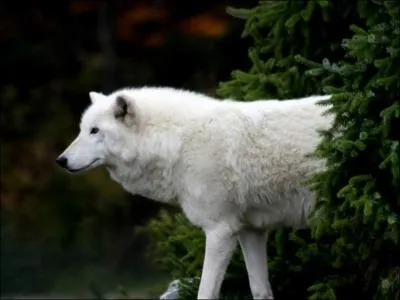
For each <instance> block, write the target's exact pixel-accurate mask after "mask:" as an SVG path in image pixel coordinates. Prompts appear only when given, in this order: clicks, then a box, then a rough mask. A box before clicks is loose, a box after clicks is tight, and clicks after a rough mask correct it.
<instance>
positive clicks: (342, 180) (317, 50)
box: [146, 0, 400, 299]
mask: <svg viewBox="0 0 400 300" xmlns="http://www.w3.org/2000/svg"><path fill="white" fill-rule="evenodd" d="M230 13H231V14H232V15H234V16H236V17H240V18H245V19H246V21H245V29H244V32H243V35H244V36H251V37H252V39H253V42H254V45H253V47H251V48H250V49H249V58H250V59H251V61H252V67H251V69H250V70H249V71H248V72H244V71H234V72H233V73H232V79H231V80H230V81H228V82H224V83H221V85H220V88H219V90H218V93H219V95H220V96H221V97H227V98H233V99H237V100H245V101H246V100H254V99H268V98H278V99H288V98H294V97H300V96H306V95H311V94H319V93H321V91H322V88H323V87H324V86H325V85H327V84H328V85H329V86H328V87H327V88H326V89H325V90H326V92H329V93H334V94H335V96H334V97H333V99H332V100H331V101H328V102H329V103H331V104H333V109H332V111H333V112H335V113H336V114H337V117H336V120H335V124H334V126H333V128H332V129H331V130H329V131H327V132H324V133H323V136H324V140H323V142H322V143H321V145H320V146H319V147H318V149H317V150H318V151H317V152H316V153H315V155H318V156H319V157H322V158H325V159H327V161H328V166H329V168H328V170H327V171H326V172H324V173H321V174H317V175H316V176H315V178H313V180H312V181H311V187H312V188H313V190H315V192H316V195H317V198H318V212H319V215H318V216H319V217H318V218H317V219H316V220H315V224H313V227H312V228H313V229H312V235H313V237H311V235H310V231H309V230H301V231H294V230H289V229H287V230H278V231H277V232H275V233H274V234H273V235H272V236H271V238H270V241H269V245H268V255H269V268H270V277H271V281H272V288H273V289H274V293H275V296H276V298H277V299H284V298H285V299H286V298H288V299H305V298H310V299H347V298H349V297H350V294H357V295H358V296H360V297H361V298H363V299H372V298H373V297H375V298H376V299H384V297H386V299H398V297H399V295H398V293H399V286H400V284H399V278H400V275H399V274H400V273H399V258H398V257H399V253H400V249H399V246H398V235H399V205H400V203H399V195H400V193H399V192H400V191H399V185H400V184H399V182H400V180H399V169H400V167H399V157H400V155H399V136H398V133H396V132H395V130H394V128H400V127H399V125H400V124H399V120H398V119H399V114H400V112H399V89H398V88H399V87H398V85H399V76H398V75H399V68H398V66H399V65H400V64H399V60H398V57H399V44H398V41H399V28H398V23H397V21H396V20H399V19H400V18H399V8H398V4H397V3H395V2H386V3H385V4H384V5H383V4H379V3H378V2H377V3H375V2H374V3H373V2H368V1H364V0H359V1H355V2H353V3H351V4H350V3H349V2H348V1H335V3H334V4H333V2H330V1H290V2H289V1H282V2H278V1H276V2H261V3H260V4H259V5H258V6H256V7H254V8H252V9H248V10H242V9H230ZM396 18H397V19H396ZM350 25H352V26H350ZM361 28H365V30H363V29H361ZM350 29H351V30H350ZM342 42H343V43H342ZM342 46H344V47H342ZM345 55H346V56H348V57H350V59H352V60H353V61H347V62H344V61H343V59H344V58H345ZM331 61H334V62H336V63H331ZM315 62H317V63H315ZM318 62H322V63H318ZM310 67H311V69H310ZM335 87H336V88H335ZM329 103H325V104H329ZM146 231H147V232H149V233H150V234H151V235H153V236H155V237H156V238H158V239H156V241H155V244H154V249H153V250H154V251H155V253H157V256H158V258H159V260H158V262H159V263H160V265H161V266H163V267H164V268H165V269H167V270H169V271H172V273H173V275H174V277H175V278H180V279H183V278H186V277H198V276H200V271H201V265H202V260H203V255H204V254H203V253H204V239H203V234H202V232H201V231H200V230H199V229H197V228H194V227H193V226H191V225H190V224H188V222H187V221H186V219H185V218H183V217H182V216H180V215H178V216H176V215H171V214H168V213H164V214H162V215H161V217H160V218H158V219H156V220H154V221H153V222H152V223H151V224H150V226H148V227H147V228H146ZM166 236H169V238H165V237H166ZM396 253H397V255H396ZM396 284H397V285H396ZM182 287H183V292H184V293H183V295H182V296H183V298H185V297H186V298H193V297H195V296H196V292H197V287H198V280H197V281H196V280H194V281H192V282H184V284H183V285H182ZM222 292H223V295H225V296H227V297H232V295H236V296H237V297H239V298H241V297H244V296H249V295H250V289H249V287H248V279H247V273H246V270H245V267H244V263H243V261H242V257H241V254H240V252H239V251H237V252H236V253H235V255H234V258H233V261H232V263H231V265H230V266H229V268H228V274H227V276H226V278H225V281H224V284H223V287H222ZM396 297H397V298H396Z"/></svg>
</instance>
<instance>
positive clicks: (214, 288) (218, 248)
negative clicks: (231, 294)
mask: <svg viewBox="0 0 400 300" xmlns="http://www.w3.org/2000/svg"><path fill="white" fill-rule="evenodd" d="M205 233H206V249H205V256H204V262H203V271H202V274H201V281H200V287H199V292H198V294H197V299H218V297H219V292H220V289H221V284H222V280H223V279H224V276H225V272H226V269H227V267H228V264H229V261H230V260H231V257H232V253H233V251H234V249H235V247H236V244H237V240H236V238H235V237H234V236H233V234H232V232H231V231H230V230H228V228H227V227H225V226H220V227H218V228H213V229H212V230H206V231H205Z"/></svg>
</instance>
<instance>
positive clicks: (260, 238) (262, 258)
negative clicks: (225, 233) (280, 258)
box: [238, 229, 274, 299]
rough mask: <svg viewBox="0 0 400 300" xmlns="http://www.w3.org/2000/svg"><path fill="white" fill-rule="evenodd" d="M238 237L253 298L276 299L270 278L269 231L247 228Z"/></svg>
mask: <svg viewBox="0 0 400 300" xmlns="http://www.w3.org/2000/svg"><path fill="white" fill-rule="evenodd" d="M238 238H239V243H240V246H241V248H242V252H243V257H244V261H245V264H246V268H247V273H248V275H249V283H250V288H251V293H252V295H253V299H274V295H273V293H272V289H271V284H270V282H269V278H268V277H269V276H268V261H267V240H268V233H267V232H264V233H259V232H257V231H254V230H250V229H245V230H241V231H240V233H239V235H238Z"/></svg>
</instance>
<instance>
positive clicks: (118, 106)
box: [114, 95, 135, 122]
mask: <svg viewBox="0 0 400 300" xmlns="http://www.w3.org/2000/svg"><path fill="white" fill-rule="evenodd" d="M114 116H115V118H116V119H118V120H121V121H130V122H132V121H133V120H134V118H135V109H134V104H133V102H132V100H130V99H128V97H127V96H124V95H119V96H117V99H116V103H115V108H114Z"/></svg>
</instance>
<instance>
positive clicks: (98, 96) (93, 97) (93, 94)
mask: <svg viewBox="0 0 400 300" xmlns="http://www.w3.org/2000/svg"><path fill="white" fill-rule="evenodd" d="M89 97H90V100H92V103H95V102H96V101H97V100H99V99H104V98H106V96H105V95H103V94H102V93H98V92H90V93H89Z"/></svg>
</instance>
